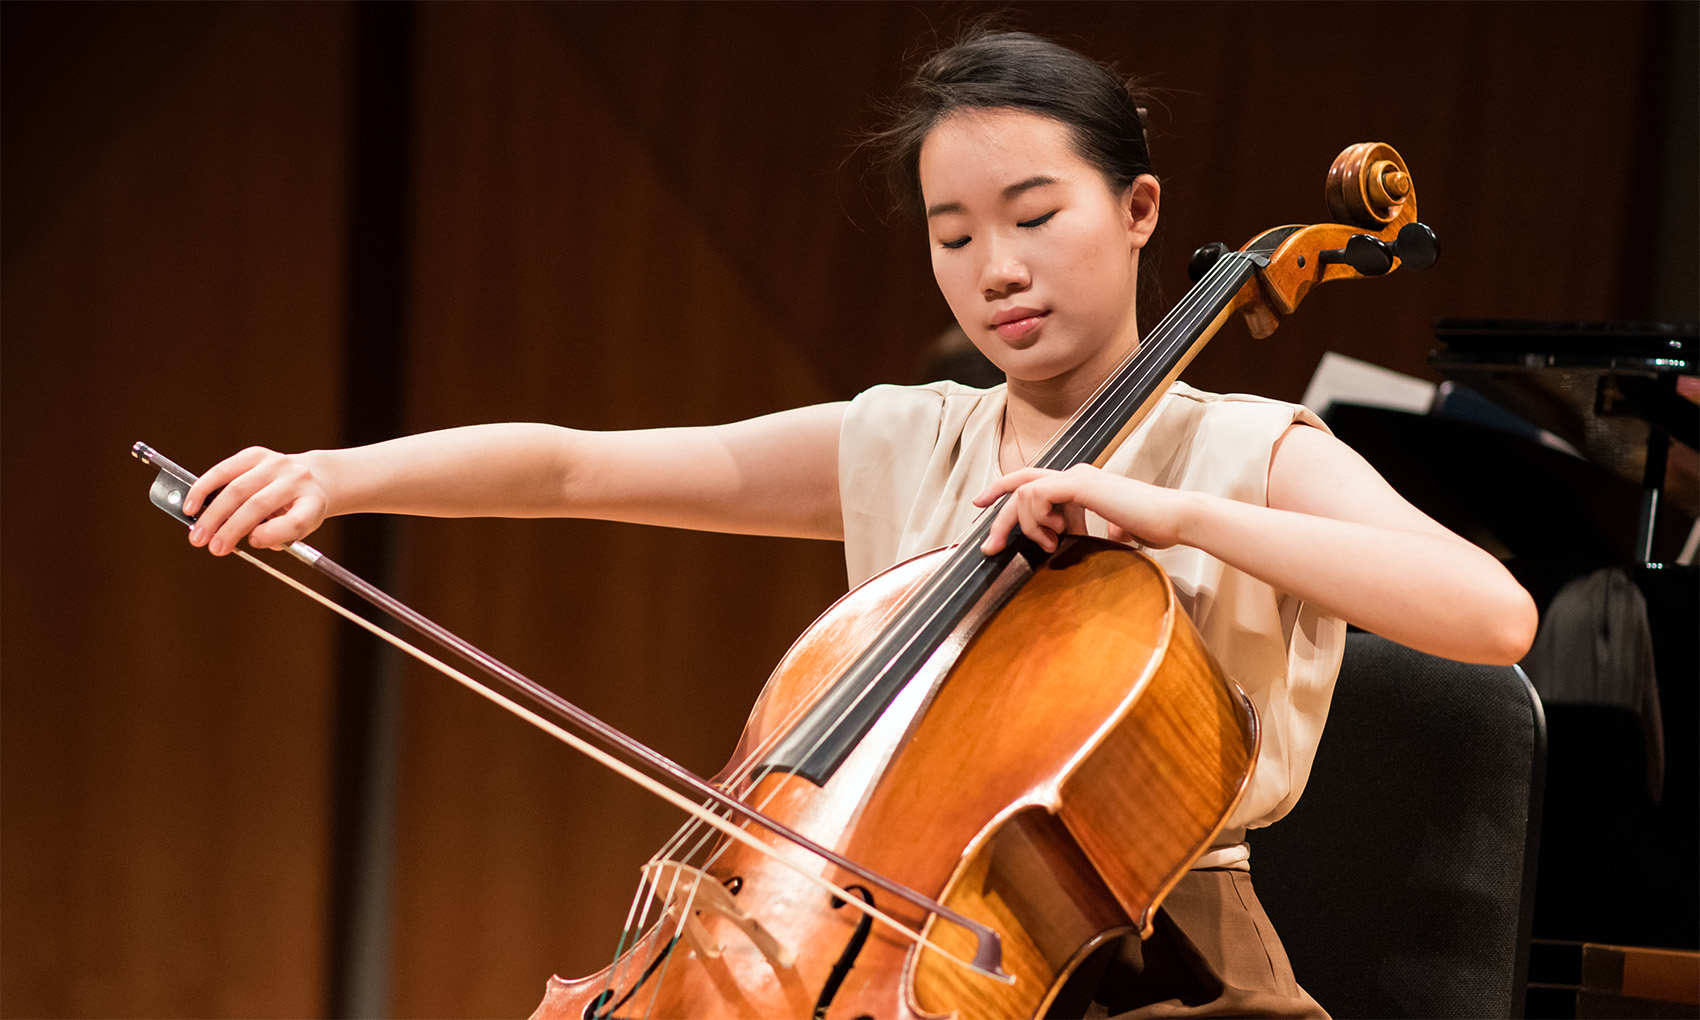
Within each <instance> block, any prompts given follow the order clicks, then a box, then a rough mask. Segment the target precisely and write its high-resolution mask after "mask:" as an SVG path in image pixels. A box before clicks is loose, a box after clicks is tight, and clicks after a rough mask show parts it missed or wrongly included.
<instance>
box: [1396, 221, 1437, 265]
mask: <svg viewBox="0 0 1700 1020" xmlns="http://www.w3.org/2000/svg"><path fill="white" fill-rule="evenodd" d="M1393 254H1395V255H1397V256H1399V261H1400V262H1401V263H1403V264H1404V266H1405V268H1406V269H1409V270H1411V271H1412V272H1414V273H1420V272H1422V271H1423V270H1425V269H1427V268H1428V267H1429V266H1432V265H1434V260H1435V258H1436V257H1437V256H1439V255H1440V241H1439V239H1438V238H1436V237H1435V236H1434V231H1432V230H1430V229H1429V228H1428V226H1427V224H1423V223H1407V224H1405V225H1404V226H1402V227H1400V228H1399V238H1398V240H1396V241H1394V242H1393Z"/></svg>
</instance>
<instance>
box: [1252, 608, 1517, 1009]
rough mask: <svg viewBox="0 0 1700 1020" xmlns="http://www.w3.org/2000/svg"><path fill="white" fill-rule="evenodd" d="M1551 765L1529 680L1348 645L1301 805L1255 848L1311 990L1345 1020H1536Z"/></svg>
mask: <svg viewBox="0 0 1700 1020" xmlns="http://www.w3.org/2000/svg"><path fill="white" fill-rule="evenodd" d="M1545 764H1546V725H1545V720H1544V716H1543V714H1542V710H1541V703H1540V698H1539V697H1538V696H1537V695H1536V694H1535V690H1534V688H1533V687H1531V686H1530V684H1529V681H1528V678H1527V677H1525V676H1524V675H1523V672H1522V671H1521V670H1520V669H1518V668H1517V667H1515V666H1497V667H1496V666H1477V665H1469V664H1466V663H1460V662H1453V661H1450V660H1447V659H1437V658H1435V657H1433V656H1430V655H1424V654H1422V653H1420V652H1415V651H1412V650H1411V649H1409V648H1405V647H1403V646H1400V645H1396V644H1394V643H1393V642H1391V641H1387V640H1384V639H1382V638H1379V637H1375V636H1373V635H1369V634H1352V635H1350V636H1349V637H1348V638H1347V646H1346V657H1345V662H1344V664H1343V666H1342V668H1341V672H1340V681H1339V685H1338V687H1337V688H1336V690H1335V695H1334V703H1333V706H1332V708H1331V709H1330V711H1329V717H1328V725H1327V728H1326V729H1325V730H1324V732H1323V736H1322V743H1321V746H1320V747H1319V748H1318V750H1317V756H1316V765H1315V768H1314V769H1313V770H1312V772H1311V776H1310V783H1309V785H1308V786H1307V787H1306V788H1305V794H1304V796H1303V797H1302V798H1301V799H1300V801H1299V803H1298V805H1297V806H1296V807H1295V808H1294V809H1293V811H1292V813H1291V814H1289V815H1288V816H1287V817H1286V818H1283V819H1282V820H1281V821H1279V822H1277V823H1276V824H1275V825H1273V826H1271V827H1269V828H1268V829H1258V830H1255V831H1254V832H1253V833H1252V834H1251V837H1250V839H1251V847H1252V853H1251V867H1252V875H1253V876H1254V877H1255V879H1256V882H1257V890H1258V897H1259V899H1261V900H1262V901H1263V904H1264V908H1265V909H1266V910H1267V911H1268V912H1269V916H1270V918H1271V919H1272V920H1273V921H1274V923H1275V928H1276V931H1278V932H1279V933H1280V935H1281V940H1282V942H1283V943H1284V944H1285V945H1286V947H1287V952H1288V955H1289V956H1290V957H1291V959H1292V962H1293V969H1294V972H1295V973H1296V974H1297V975H1298V978H1299V983H1300V984H1302V985H1304V986H1305V989H1306V990H1307V991H1309V992H1310V993H1311V994H1312V995H1313V996H1315V997H1316V999H1317V1001H1318V1002H1320V1003H1322V1005H1323V1006H1324V1008H1326V1009H1328V1010H1329V1011H1330V1012H1332V1013H1333V1014H1334V1015H1335V1016H1346V1017H1454V1016H1455V1017H1484V1016H1512V1017H1520V1016H1522V1015H1523V996H1524V985H1525V983H1526V978H1527V966H1528V946H1529V926H1530V919H1531V917H1532V911H1533V903H1534V875H1535V863H1536V861H1535V858H1536V848H1537V844H1538V842H1539V838H1540V805H1541V795H1542V788H1543V785H1544V774H1545Z"/></svg>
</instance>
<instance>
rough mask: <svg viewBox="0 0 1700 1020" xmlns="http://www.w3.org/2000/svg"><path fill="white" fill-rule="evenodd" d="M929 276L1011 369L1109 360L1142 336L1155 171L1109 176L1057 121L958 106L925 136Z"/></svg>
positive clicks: (1054, 375) (1030, 372) (1026, 373)
mask: <svg viewBox="0 0 1700 1020" xmlns="http://www.w3.org/2000/svg"><path fill="white" fill-rule="evenodd" d="M920 176H921V193H922V198H923V201H924V202H925V204H926V209H927V234H928V239H929V241H930V242H931V246H932V260H933V276H934V278H935V279H937V280H938V284H939V289H940V290H941V291H943V292H944V297H945V301H946V302H948V303H949V305H950V310H951V312H952V313H954V314H955V316H956V321H957V322H958V323H959V324H960V325H961V326H962V329H963V331H964V332H966V333H967V334H968V338H969V339H970V340H972V341H973V343H974V345H975V346H976V347H978V348H979V349H980V350H981V351H982V352H983V353H984V354H985V355H986V356H987V357H988V358H990V359H991V360H992V362H993V364H995V365H997V366H998V367H999V368H1000V369H1002V370H1003V371H1004V372H1005V373H1006V374H1007V375H1009V377H1010V379H1011V381H1012V382H1014V381H1017V380H1019V381H1023V382H1031V383H1042V382H1051V381H1058V382H1061V381H1065V380H1068V379H1074V378H1078V379H1082V381H1084V382H1086V383H1088V384H1089V385H1096V383H1097V382H1098V381H1099V380H1101V379H1102V378H1104V376H1106V375H1108V373H1109V372H1110V371H1111V370H1112V369H1113V368H1114V367H1115V365H1116V364H1118V363H1119V362H1120V361H1121V360H1122V358H1124V357H1125V356H1126V355H1127V354H1128V353H1129V352H1130V351H1132V350H1133V349H1134V347H1136V346H1137V345H1138V343H1139V327H1138V323H1137V321H1136V319H1135V315H1134V293H1135V291H1136V290H1137V285H1138V282H1139V250H1140V249H1141V248H1142V247H1144V245H1145V243H1146V242H1147V241H1148V240H1150V237H1151V232H1152V230H1153V229H1155V227H1156V225H1157V197H1158V189H1157V181H1156V179H1155V178H1153V177H1149V176H1143V177H1140V178H1139V179H1138V180H1136V181H1135V182H1134V183H1133V184H1132V185H1131V186H1130V187H1129V188H1128V189H1127V191H1125V192H1123V193H1121V194H1117V193H1115V192H1113V191H1112V190H1111V189H1110V186H1109V185H1108V184H1107V183H1106V182H1105V181H1104V178H1103V175H1102V174H1100V173H1099V172H1098V170H1097V168H1096V167H1094V166H1092V165H1091V164H1090V163H1088V162H1086V161H1085V160H1084V159H1082V158H1081V157H1080V156H1079V155H1078V154H1077V153H1076V152H1075V150H1074V146H1073V144H1072V143H1071V137H1070V129H1069V128H1068V127H1067V126H1066V125H1064V124H1063V123H1062V122H1061V121H1057V120H1053V119H1051V118H1049V117H1044V116H1041V115H1039V114H1035V113H1029V112H1027V111H1024V110H1013V109H1004V108H998V109H976V110H960V111H957V112H956V113H953V114H951V115H950V116H949V117H947V118H946V119H945V120H944V121H942V122H941V123H940V124H939V125H938V126H937V127H935V128H934V129H933V130H932V132H931V133H930V134H929V135H928V136H927V139H926V141H925V142H924V143H923V144H922V146H921V156H920Z"/></svg>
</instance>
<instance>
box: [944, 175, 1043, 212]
mask: <svg viewBox="0 0 1700 1020" xmlns="http://www.w3.org/2000/svg"><path fill="white" fill-rule="evenodd" d="M1055 183H1057V179H1056V178H1055V177H1052V176H1050V175H1049V174H1035V175H1034V176H1032V177H1029V178H1027V179H1026V180H1024V181H1016V182H1015V183H1014V184H1011V185H1010V186H1009V187H1007V188H1005V189H1003V200H1004V201H1005V202H1008V201H1010V200H1011V199H1013V198H1015V197H1016V196H1018V195H1021V194H1025V193H1026V192H1029V191H1032V190H1033V189H1034V188H1042V187H1044V186H1045V185H1047V184H1055ZM965 211H966V209H965V208H964V206H963V205H962V203H961V202H940V203H939V204H938V205H931V206H928V207H927V218H928V219H932V218H933V217H934V216H943V215H945V214H946V213H959V212H965Z"/></svg>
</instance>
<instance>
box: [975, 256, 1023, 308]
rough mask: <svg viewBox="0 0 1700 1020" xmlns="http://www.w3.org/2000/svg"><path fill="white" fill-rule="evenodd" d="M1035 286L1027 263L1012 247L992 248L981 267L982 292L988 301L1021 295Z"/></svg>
mask: <svg viewBox="0 0 1700 1020" xmlns="http://www.w3.org/2000/svg"><path fill="white" fill-rule="evenodd" d="M1032 284H1033V276H1032V274H1031V273H1030V272H1028V269H1027V263H1026V261H1025V260H1023V259H1022V258H1021V256H1020V253H1019V252H1017V251H1015V250H1014V247H1013V246H1011V245H994V246H990V247H989V249H988V251H987V252H986V261H985V263H984V264H983V265H982V266H981V267H980V292H981V293H982V294H984V295H985V296H986V297H987V298H988V299H991V300H996V299H997V298H1002V297H1008V296H1009V295H1011V294H1019V293H1020V292H1022V291H1024V290H1026V289H1027V288H1028V287H1030V286H1032Z"/></svg>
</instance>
